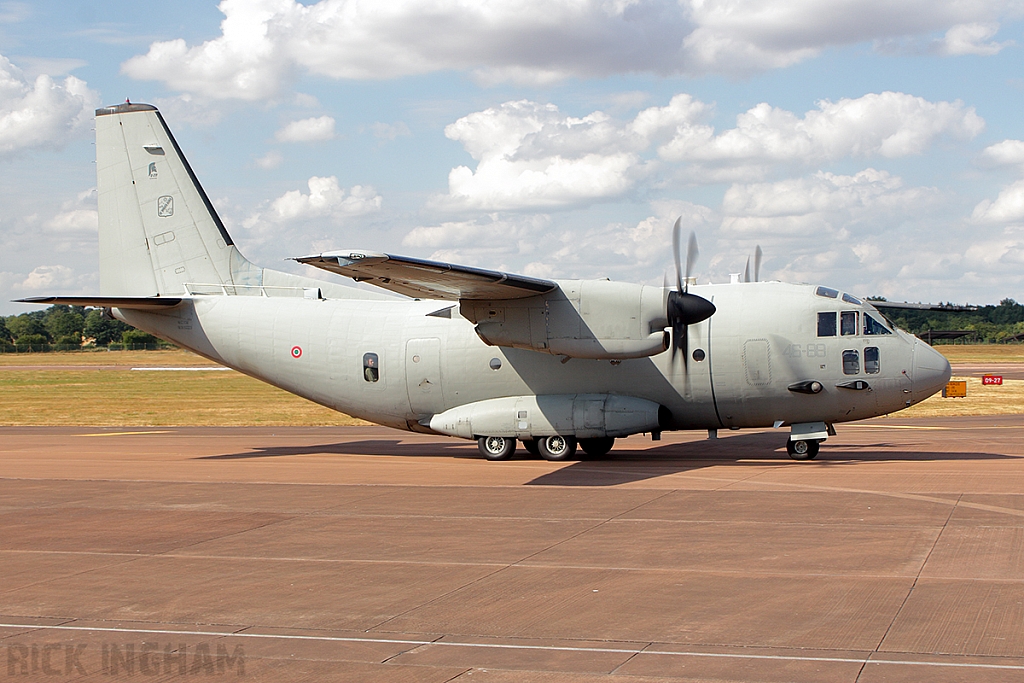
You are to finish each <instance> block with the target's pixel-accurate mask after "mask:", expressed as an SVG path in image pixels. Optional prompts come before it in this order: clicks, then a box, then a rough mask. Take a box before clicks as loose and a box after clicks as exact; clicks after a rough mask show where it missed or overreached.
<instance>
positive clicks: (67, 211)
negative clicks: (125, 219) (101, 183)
mask: <svg viewBox="0 0 1024 683" xmlns="http://www.w3.org/2000/svg"><path fill="white" fill-rule="evenodd" d="M61 208H62V211H61V212H60V213H58V214H56V215H55V216H53V217H52V218H50V219H49V220H48V221H46V222H44V223H43V230H45V231H46V232H50V233H58V234H63V235H65V236H68V235H70V234H74V233H95V232H96V231H97V230H98V229H99V214H98V213H97V211H96V188H95V187H90V188H89V189H88V190H85V191H83V192H79V193H78V195H77V196H76V197H75V198H74V199H73V200H70V201H67V202H64V204H63V206H62V207H61Z"/></svg>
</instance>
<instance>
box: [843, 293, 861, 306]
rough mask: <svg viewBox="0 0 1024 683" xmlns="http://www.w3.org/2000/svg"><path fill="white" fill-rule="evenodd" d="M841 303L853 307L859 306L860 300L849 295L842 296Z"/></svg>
mask: <svg viewBox="0 0 1024 683" xmlns="http://www.w3.org/2000/svg"><path fill="white" fill-rule="evenodd" d="M843 301H845V302H846V303H848V304H853V305H854V306H860V299H858V298H857V297H855V296H850V295H849V294H843Z"/></svg>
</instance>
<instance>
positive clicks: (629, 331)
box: [460, 280, 668, 360]
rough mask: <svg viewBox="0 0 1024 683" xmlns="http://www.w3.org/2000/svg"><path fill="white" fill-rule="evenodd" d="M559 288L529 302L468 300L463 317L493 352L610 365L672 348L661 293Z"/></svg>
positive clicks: (623, 285)
mask: <svg viewBox="0 0 1024 683" xmlns="http://www.w3.org/2000/svg"><path fill="white" fill-rule="evenodd" d="M558 284H559V288H558V289H556V290H555V291H553V292H549V293H547V294H544V295H541V296H535V297H529V298H525V299H507V300H503V301H468V300H464V301H462V303H461V306H460V311H461V313H462V316H463V317H464V318H466V319H468V320H470V321H472V322H475V323H477V326H476V333H477V334H478V335H479V336H480V338H481V339H482V340H483V341H484V343H486V344H489V345H491V346H506V347H512V348H518V349H530V350H532V351H540V352H542V353H550V354H552V355H556V356H569V357H571V358H591V359H608V360H615V359H624V358H643V357H646V356H653V355H656V354H659V353H661V352H662V351H664V350H665V349H667V348H668V336H667V335H666V334H665V330H664V328H665V326H666V325H667V324H668V321H667V319H666V313H665V290H663V289H662V288H660V287H651V286H648V285H636V284H632V283H628V282H611V281H608V280H569V281H562V282H559V283H558Z"/></svg>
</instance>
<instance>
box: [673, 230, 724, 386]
mask: <svg viewBox="0 0 1024 683" xmlns="http://www.w3.org/2000/svg"><path fill="white" fill-rule="evenodd" d="M680 221H681V219H679V218H677V219H676V223H675V225H674V226H673V227H672V250H673V251H674V252H675V258H676V289H675V291H672V292H669V293H668V302H667V306H666V308H667V314H668V322H669V325H671V326H672V359H673V360H675V357H676V352H677V351H682V352H683V364H684V366H687V365H688V364H689V363H688V358H687V348H686V347H687V344H686V340H687V337H688V336H689V335H688V334H687V327H688V326H689V325H694V324H696V323H699V322H702V321H704V320H707V319H708V318H710V317H711V316H712V315H714V313H715V310H716V309H715V305H714V304H713V303H711V302H710V301H708V300H707V299H705V298H704V297H702V296H697V295H696V294H690V293H689V291H688V290H689V287H690V274H691V273H692V272H693V266H694V264H695V263H696V262H697V256H699V255H700V250H699V249H698V248H697V235H696V234H695V233H693V232H691V233H690V241H689V244H687V247H686V277H685V278H684V277H683V272H682V263H681V256H682V255H681V254H680V249H679V237H680V234H679V231H680Z"/></svg>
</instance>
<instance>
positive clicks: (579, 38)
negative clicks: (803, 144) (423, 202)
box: [122, 0, 1021, 101]
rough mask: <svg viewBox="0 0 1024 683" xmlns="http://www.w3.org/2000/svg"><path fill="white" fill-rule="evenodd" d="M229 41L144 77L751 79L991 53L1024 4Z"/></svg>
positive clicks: (181, 49) (419, 20)
mask: <svg viewBox="0 0 1024 683" xmlns="http://www.w3.org/2000/svg"><path fill="white" fill-rule="evenodd" d="M219 8H220V10H221V12H222V13H223V14H224V16H225V18H224V20H223V22H221V35H220V36H218V37H216V38H213V39H211V40H208V41H205V42H203V43H202V44H199V45H192V46H190V45H188V44H187V43H186V42H185V41H184V40H183V39H180V38H179V39H176V40H169V41H159V42H155V43H152V44H151V45H150V48H149V51H148V52H147V53H146V54H144V55H138V56H135V57H132V58H131V59H129V60H128V61H126V62H125V63H124V64H123V65H122V71H123V72H124V73H126V74H127V75H129V76H131V77H132V78H137V79H150V80H158V81H162V82H164V83H165V84H166V85H167V86H168V87H170V88H172V89H175V90H179V91H187V92H194V93H197V94H202V95H205V96H207V97H212V98H238V99H244V100H252V101H259V100H264V99H266V98H270V97H274V96H276V95H278V94H280V93H281V92H282V90H283V89H284V88H285V87H286V85H287V84H288V83H289V82H290V81H291V80H293V79H294V78H296V77H297V76H298V75H299V74H300V73H301V72H303V71H305V72H308V73H312V74H316V75H319V76H327V77H329V78H336V79H381V78H396V77H400V76H407V75H416V74H425V73H431V72H436V71H443V70H460V71H467V72H470V73H473V74H474V75H475V77H476V78H477V79H478V80H480V81H481V82H484V83H494V82H500V81H514V82H527V83H534V84H542V83H550V82H552V81H556V80H560V79H564V78H567V77H584V78H586V77H605V76H609V75H613V74H627V73H637V72H644V73H653V74H659V75H676V74H684V75H699V74H705V73H720V74H721V73H724V74H732V75H736V74H745V73H751V72H758V71H764V70H766V69H772V68H779V67H785V66H788V65H791V64H794V63H797V62H799V61H802V60H805V59H808V58H810V57H813V56H814V55H817V54H818V53H819V52H820V51H821V50H823V49H824V48H826V47H829V46H838V45H850V44H856V43H862V42H867V41H883V42H884V41H887V40H893V39H902V38H904V37H907V36H919V37H926V36H931V35H933V34H934V33H935V32H937V31H945V32H947V35H946V38H945V39H944V41H943V46H944V47H943V49H944V51H945V53H947V54H964V53H966V52H970V53H973V54H991V53H992V51H993V50H995V51H998V47H999V46H998V44H995V43H991V42H990V41H989V39H990V38H991V35H990V34H989V33H988V32H989V31H990V30H992V26H994V25H996V24H997V22H998V21H999V20H1000V19H1002V18H1004V17H1013V16H1015V15H1017V14H1019V13H1020V11H1021V3H1020V1H1019V0H1003V1H1001V2H995V3H992V2H985V1H984V0H966V1H964V0H904V1H903V2H899V3H893V2H890V1H889V0H861V1H859V2H851V1H850V0H818V1H813V2H812V1H811V0H678V1H673V0H518V1H515V2H488V3H467V2H462V1H460V0H393V1H392V2H377V3H356V2H351V1H349V0H321V1H320V2H317V3H314V4H310V5H303V4H300V3H299V2H296V1H295V0H223V2H221V4H220V5H219Z"/></svg>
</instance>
